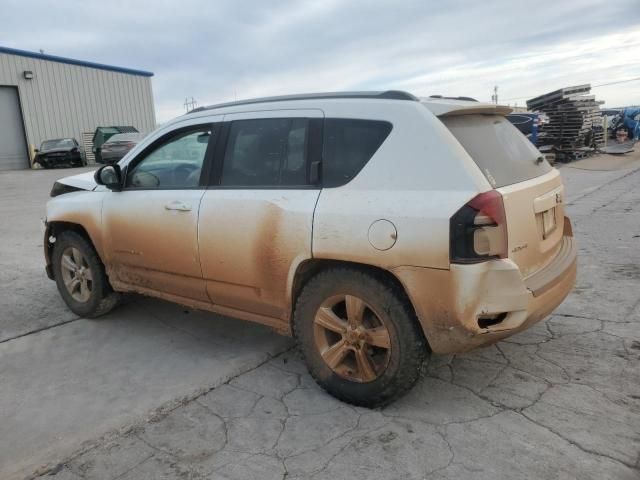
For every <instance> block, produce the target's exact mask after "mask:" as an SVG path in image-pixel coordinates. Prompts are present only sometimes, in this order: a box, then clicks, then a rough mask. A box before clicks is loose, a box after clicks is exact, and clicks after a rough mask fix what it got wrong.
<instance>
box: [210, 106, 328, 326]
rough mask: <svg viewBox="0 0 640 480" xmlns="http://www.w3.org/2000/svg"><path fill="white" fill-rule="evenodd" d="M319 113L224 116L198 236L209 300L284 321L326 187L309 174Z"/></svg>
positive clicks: (307, 251)
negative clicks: (299, 266) (295, 273)
mask: <svg viewBox="0 0 640 480" xmlns="http://www.w3.org/2000/svg"><path fill="white" fill-rule="evenodd" d="M322 118H323V114H322V111H320V110H282V111H269V112H249V113H242V114H231V115H225V129H224V130H223V132H222V134H221V135H222V137H223V138H224V139H221V140H222V141H221V142H220V146H219V148H218V149H217V151H216V155H215V162H214V172H213V175H212V179H211V182H210V187H209V189H208V190H207V192H206V193H205V195H204V197H203V199H202V204H201V207H200V219H199V224H198V225H199V227H198V239H199V245H200V259H201V263H202V273H203V276H204V280H205V283H206V290H207V293H208V295H209V297H210V299H211V301H212V302H213V303H214V304H216V305H218V306H222V307H227V308H231V309H234V310H241V311H245V312H250V313H253V314H260V315H264V316H266V317H271V318H283V316H284V314H285V312H286V311H287V308H288V299H289V296H288V294H287V292H288V291H289V290H290V286H291V281H292V279H293V273H294V272H295V269H296V267H297V266H298V265H299V263H300V262H302V261H304V260H305V259H308V258H310V257H311V238H312V230H311V229H312V224H313V211H314V208H315V205H316V201H317V199H318V195H319V192H320V188H319V187H318V186H317V185H315V184H314V183H315V182H313V179H312V178H310V176H311V163H313V155H314V153H313V152H315V151H316V150H318V149H315V148H313V144H314V139H317V138H319V137H320V131H321V125H322Z"/></svg>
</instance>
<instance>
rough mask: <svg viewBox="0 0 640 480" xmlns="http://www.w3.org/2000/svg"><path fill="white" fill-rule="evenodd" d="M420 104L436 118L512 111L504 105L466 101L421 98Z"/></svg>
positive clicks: (508, 112) (504, 113)
mask: <svg viewBox="0 0 640 480" xmlns="http://www.w3.org/2000/svg"><path fill="white" fill-rule="evenodd" d="M420 102H421V103H422V104H423V105H424V106H425V107H427V108H428V109H429V110H430V111H431V113H433V114H434V115H435V116H436V117H444V116H453V115H474V114H482V115H508V114H510V113H511V112H512V111H513V109H512V108H511V107H508V106H506V105H496V104H494V103H480V102H473V101H467V100H454V99H445V98H442V99H439V98H421V99H420Z"/></svg>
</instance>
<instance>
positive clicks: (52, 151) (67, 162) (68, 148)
mask: <svg viewBox="0 0 640 480" xmlns="http://www.w3.org/2000/svg"><path fill="white" fill-rule="evenodd" d="M34 163H39V164H40V165H41V166H42V167H43V168H55V167H82V166H83V165H86V163H87V162H86V160H85V159H84V155H83V152H82V150H81V148H80V144H79V143H78V141H77V140H76V139H75V138H56V139H53V140H45V141H44V142H42V144H41V145H40V149H39V150H38V149H36V158H35V159H34Z"/></svg>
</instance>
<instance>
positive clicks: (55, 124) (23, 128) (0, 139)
mask: <svg viewBox="0 0 640 480" xmlns="http://www.w3.org/2000/svg"><path fill="white" fill-rule="evenodd" d="M152 76H153V73H151V72H145V71H142V70H132V69H129V68H121V67H114V66H111V65H103V64H99V63H92V62H84V61H80V60H74V59H71V58H63V57H57V56H53V55H46V54H42V53H34V52H27V51H24V50H15V49H12V48H5V47H0V170H14V169H21V168H29V167H30V165H31V157H32V155H33V150H34V149H35V148H38V147H39V145H40V144H41V143H42V141H44V140H47V139H54V138H63V137H73V138H75V139H76V140H77V141H78V142H79V143H80V144H81V145H83V146H84V148H85V151H86V153H87V156H88V158H89V162H91V158H92V155H91V138H92V137H93V132H94V131H95V129H96V127H99V126H110V125H132V126H134V127H136V128H137V129H138V131H140V132H143V133H146V132H149V131H151V130H153V129H154V128H155V111H154V106H153V92H152V88H151V77H152Z"/></svg>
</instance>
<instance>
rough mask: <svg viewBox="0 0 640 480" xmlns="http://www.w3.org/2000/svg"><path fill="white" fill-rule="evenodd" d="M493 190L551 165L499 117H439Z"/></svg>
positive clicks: (507, 122) (522, 180) (541, 173)
mask: <svg viewBox="0 0 640 480" xmlns="http://www.w3.org/2000/svg"><path fill="white" fill-rule="evenodd" d="M440 120H442V123H444V124H445V125H446V126H447V128H449V130H450V131H451V133H453V135H454V136H455V137H456V139H457V140H458V141H459V142H460V143H461V144H462V146H463V147H464V149H465V150H466V151H467V153H468V154H469V155H470V156H471V158H472V159H473V161H474V162H475V163H476V165H478V167H479V168H480V170H482V173H484V175H485V177H487V180H488V181H489V183H490V184H491V185H492V186H493V187H494V188H499V187H504V186H506V185H511V184H514V183H519V182H524V181H525V180H530V179H532V178H535V177H538V176H540V175H543V174H545V173H547V172H549V171H550V170H551V165H549V163H548V162H547V161H546V160H545V159H544V156H543V155H542V154H541V153H540V152H539V151H538V149H537V148H536V147H535V146H534V145H533V144H532V143H531V142H530V141H529V140H527V138H526V137H525V136H524V135H523V134H522V133H520V131H518V129H517V128H516V127H514V126H513V125H512V124H511V122H510V121H509V120H507V119H506V118H505V117H503V116H500V115H453V116H444V117H440Z"/></svg>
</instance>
